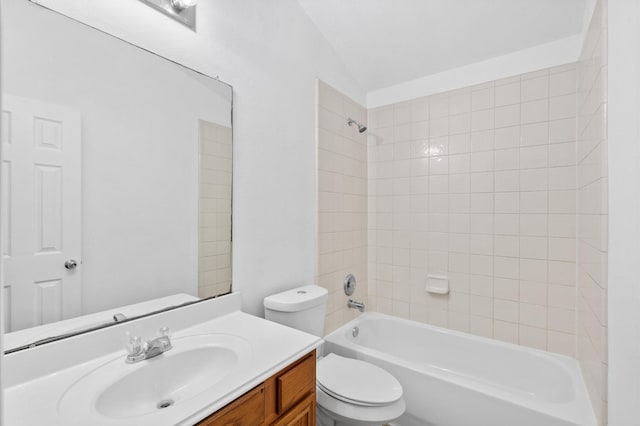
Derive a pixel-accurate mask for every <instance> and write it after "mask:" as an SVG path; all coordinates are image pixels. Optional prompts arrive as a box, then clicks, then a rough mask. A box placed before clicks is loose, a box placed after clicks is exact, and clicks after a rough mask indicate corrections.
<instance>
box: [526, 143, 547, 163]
mask: <svg viewBox="0 0 640 426" xmlns="http://www.w3.org/2000/svg"><path fill="white" fill-rule="evenodd" d="M548 157H549V150H548V148H547V146H546V145H539V146H528V147H522V148H520V168H522V169H535V168H541V167H544V168H546V167H547V164H548Z"/></svg>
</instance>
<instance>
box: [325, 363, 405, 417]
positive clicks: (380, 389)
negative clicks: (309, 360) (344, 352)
mask: <svg viewBox="0 0 640 426" xmlns="http://www.w3.org/2000/svg"><path fill="white" fill-rule="evenodd" d="M316 385H317V387H318V388H320V389H322V390H323V391H324V392H325V393H327V394H328V395H330V396H332V397H334V398H336V399H339V400H340V401H343V402H346V403H348V404H354V405H359V406H364V407H381V406H386V405H390V404H392V403H394V402H396V401H398V400H400V399H401V398H402V385H401V384H400V382H398V380H397V379H396V378H395V377H393V376H392V375H391V374H389V373H388V372H386V371H385V370H383V369H382V368H380V367H378V366H376V365H373V364H371V363H368V362H365V361H360V360H357V359H352V358H345V357H341V356H339V355H336V354H333V353H330V354H329V355H327V356H326V357H324V358H322V359H321V360H320V361H318V363H317V366H316Z"/></svg>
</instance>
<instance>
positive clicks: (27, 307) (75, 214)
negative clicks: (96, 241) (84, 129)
mask: <svg viewBox="0 0 640 426" xmlns="http://www.w3.org/2000/svg"><path fill="white" fill-rule="evenodd" d="M2 100H3V102H2V107H3V108H2V109H3V111H2V124H3V126H2V129H3V130H2V134H1V137H2V200H0V201H1V203H2V208H1V214H2V238H3V241H2V247H3V253H2V259H3V262H4V282H3V284H2V290H3V291H4V296H5V308H7V309H8V312H7V313H6V316H5V328H6V330H7V331H16V330H20V329H23V328H27V327H33V326H37V325H42V324H46V323H49V322H54V321H60V320H63V319H67V318H71V317H75V316H78V315H80V313H81V297H82V292H81V287H80V286H81V277H80V275H81V274H80V260H81V259H80V248H81V225H82V224H81V199H80V189H81V184H80V177H81V119H80V113H79V111H76V110H73V109H70V108H66V107H63V106H58V105H53V104H48V103H44V102H42V101H38V100H33V99H27V98H22V97H17V96H9V95H4V97H3V99H2ZM69 260H75V261H76V263H77V266H76V267H75V268H72V269H67V268H66V267H65V262H67V261H69Z"/></svg>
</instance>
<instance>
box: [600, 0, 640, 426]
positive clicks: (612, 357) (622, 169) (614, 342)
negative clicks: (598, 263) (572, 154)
mask: <svg viewBox="0 0 640 426" xmlns="http://www.w3.org/2000/svg"><path fill="white" fill-rule="evenodd" d="M638 22H640V2H638V1H610V2H609V33H608V37H609V39H608V42H609V69H608V72H609V79H608V86H609V98H608V102H609V104H608V108H609V111H608V113H609V357H608V362H609V425H611V426H623V425H629V426H631V425H637V424H638V419H640V405H639V404H638V401H640V282H639V281H640V280H639V278H638V260H639V256H640V168H639V167H638V164H640V80H639V79H638V76H640V49H638V40H640V26H638Z"/></svg>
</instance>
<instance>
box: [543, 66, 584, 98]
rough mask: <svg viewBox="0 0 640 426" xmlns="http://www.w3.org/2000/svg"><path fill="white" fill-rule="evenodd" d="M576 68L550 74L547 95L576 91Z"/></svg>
mask: <svg viewBox="0 0 640 426" xmlns="http://www.w3.org/2000/svg"><path fill="white" fill-rule="evenodd" d="M576 84H577V81H576V70H575V69H572V70H568V71H565V72H561V73H555V74H551V76H550V77H549V95H550V96H559V95H567V94H571V93H575V92H576Z"/></svg>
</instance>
